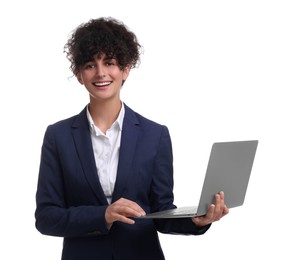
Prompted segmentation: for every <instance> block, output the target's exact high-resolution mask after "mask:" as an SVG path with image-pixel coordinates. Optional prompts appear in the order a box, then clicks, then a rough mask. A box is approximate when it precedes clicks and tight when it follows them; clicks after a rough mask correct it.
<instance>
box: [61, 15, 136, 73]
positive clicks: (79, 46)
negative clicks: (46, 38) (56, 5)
mask: <svg viewBox="0 0 292 260" xmlns="http://www.w3.org/2000/svg"><path fill="white" fill-rule="evenodd" d="M140 50H141V45H140V44H139V42H138V40H137V37H136V35H135V34H134V33H133V32H131V31H130V30H129V29H128V28H127V27H126V26H125V25H124V24H123V23H122V22H120V21H118V20H116V19H114V18H111V17H109V18H103V17H102V18H99V19H91V20H89V22H87V23H83V24H81V25H79V26H78V27H77V28H76V29H75V30H74V31H73V33H72V35H71V37H70V38H69V39H68V42H67V43H66V45H65V46H64V52H65V53H66V54H67V58H68V60H69V61H70V62H71V66H70V69H71V71H72V72H73V73H74V75H77V74H78V73H79V71H80V69H81V67H82V66H83V65H84V64H85V63H86V62H88V61H91V60H92V59H94V56H95V55H100V54H105V55H106V56H107V57H109V58H115V59H116V60H117V62H118V65H119V67H120V68H121V69H124V68H125V67H126V66H130V68H135V67H137V66H138V64H139V62H140Z"/></svg>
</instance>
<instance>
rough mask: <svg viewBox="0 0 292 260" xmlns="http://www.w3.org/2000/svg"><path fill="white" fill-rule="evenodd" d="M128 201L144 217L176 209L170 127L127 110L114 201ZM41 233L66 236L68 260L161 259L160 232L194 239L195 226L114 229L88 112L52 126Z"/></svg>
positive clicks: (45, 154)
mask: <svg viewBox="0 0 292 260" xmlns="http://www.w3.org/2000/svg"><path fill="white" fill-rule="evenodd" d="M121 197H123V198H127V199H129V200H133V201H135V202H137V203H138V204H139V205H140V206H141V207H142V208H143V209H144V210H145V212H147V213H148V212H154V211H159V210H164V209H170V208H174V207H175V205H174V204H173V200H174V198H173V158H172V146H171V139H170V135H169V132H168V129H167V127H166V126H163V125H160V124H157V123H155V122H153V121H150V120H148V119H146V118H144V117H142V116H141V115H139V114H137V113H136V112H134V111H133V110H131V109H130V108H129V107H127V106H126V105H125V117H124V123H123V127H122V137H121V146H120V157H119V165H118V172H117V179H116V184H115V188H114V193H113V198H112V201H113V202H114V201H116V200H118V199H119V198H121ZM36 203H37V207H36V211H35V218H36V228H37V229H38V230H39V231H40V232H41V233H42V234H46V235H51V236H61V237H64V244H63V252H62V259H63V260H98V259H102V260H107V259H108V260H112V259H115V260H131V259H133V260H137V259H139V260H143V259H147V260H149V259H151V260H156V259H157V260H160V259H164V255H163V252H162V249H161V246H160V243H159V237H158V233H157V231H159V232H162V233H170V234H193V235H199V234H203V233H204V232H206V230H207V229H208V228H209V226H207V227H205V228H201V229H198V228H197V227H196V226H195V225H194V224H193V223H192V221H191V219H187V218H186V219H164V220H149V219H144V220H143V219H137V220H136V223H135V224H134V225H129V224H124V223H121V222H115V223H114V224H113V225H112V227H111V228H110V230H108V228H107V225H106V222H105V210H106V208H107V207H108V202H107V200H106V197H105V195H104V193H103V190H102V187H101V184H100V182H99V179H98V174H97V169H96V165H95V160H94V153H93V148H92V143H91V137H90V130H89V124H88V120H87V116H86V109H84V110H83V111H82V112H81V113H80V114H79V115H76V116H73V117H71V118H69V119H66V120H62V121H60V122H57V123H55V124H53V125H50V126H48V128H47V130H46V133H45V136H44V140H43V145H42V152H41V161H40V169H39V179H38V186H37V192H36Z"/></svg>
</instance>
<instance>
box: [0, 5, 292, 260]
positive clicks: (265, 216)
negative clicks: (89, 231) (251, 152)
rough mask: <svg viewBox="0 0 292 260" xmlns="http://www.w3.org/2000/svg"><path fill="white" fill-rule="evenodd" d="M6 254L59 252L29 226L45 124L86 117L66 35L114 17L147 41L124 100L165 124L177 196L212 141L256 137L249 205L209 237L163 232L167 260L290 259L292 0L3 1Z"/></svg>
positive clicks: (0, 182)
mask: <svg viewBox="0 0 292 260" xmlns="http://www.w3.org/2000/svg"><path fill="white" fill-rule="evenodd" d="M0 5H1V6H0V20H1V21H0V34H1V40H0V66H1V68H0V69H1V88H0V89H1V90H0V91H1V95H0V99H1V100H0V101H1V102H0V106H1V109H0V113H1V114H0V120H1V134H0V138H1V140H0V141H1V146H0V149H1V165H0V167H1V175H0V176H1V177H0V178H1V179H0V202H1V203H0V205H1V215H0V219H1V220H0V232H1V237H2V242H1V250H0V259H5V260H6V259H13V260H15V259H30V260H33V259H36V260H39V259H42V260H45V259H48V260H52V259H60V254H61V248H62V239H61V238H55V237H48V236H44V235H41V234H40V233H38V231H37V230H36V229H35V227H34V210H35V200H34V199H35V197H34V196H35V191H36V182H37V175H38V166H39V156H40V148H41V144H42V138H43V134H44V131H45V128H46V126H47V125H48V124H50V123H53V122H55V121H57V120H60V119H63V118H66V117H69V116H71V115H74V114H76V113H79V111H81V109H83V107H84V106H85V105H86V104H87V102H88V96H87V93H86V91H85V89H84V88H83V87H82V86H81V85H79V84H78V83H77V81H76V80H75V79H74V78H71V72H70V71H69V68H68V67H69V63H68V61H67V59H66V57H65V54H64V53H63V46H64V44H65V43H66V40H67V37H68V35H69V33H70V32H71V31H72V30H73V29H74V28H75V27H76V26H77V25H79V24H80V23H82V22H86V21H88V20H89V19H90V18H97V17H100V16H113V17H115V18H117V19H119V20H122V21H123V22H124V23H125V24H126V25H128V26H129V28H130V29H131V30H133V31H134V32H135V33H136V35H137V37H138V39H139V41H140V42H141V44H142V45H143V47H144V54H143V55H142V57H141V65H140V67H139V68H138V69H134V70H133V71H132V72H131V75H130V78H129V79H128V81H127V83H126V84H125V85H124V87H123V90H122V98H123V100H124V101H125V102H126V104H127V105H129V106H131V107H132V108H133V109H134V110H136V111H137V112H140V113H141V114H143V115H144V116H146V117H149V118H151V119H153V120H155V121H158V122H160V123H162V124H166V125H167V126H168V127H169V130H170V133H171V137H172V141H173V150H174V167H175V190H174V192H175V198H176V199H175V202H176V204H177V205H178V206H183V205H189V204H193V203H196V202H197V200H198V196H199V193H200V189H201V185H202V181H203V179H202V178H203V176H204V173H205V170H206V165H207V160H208V156H209V151H210V148H211V144H212V143H213V142H215V141H229V140H244V139H258V140H259V147H258V151H257V155H256V160H255V163H254V167H253V171H252V176H251V179H250V184H249V187H248V193H247V195H246V200H245V204H244V205H243V206H242V207H239V208H235V209H232V210H231V212H230V214H229V215H228V216H226V217H225V218H224V219H222V220H221V221H220V222H217V223H215V224H214V225H213V226H212V228H211V229H210V230H209V231H208V232H207V233H206V234H205V235H203V236H197V237H194V236H173V235H160V237H161V243H162V246H163V249H164V252H165V255H166V259H167V260H176V259H179V258H181V253H182V252H184V259H198V258H205V259H213V258H217V259H224V260H227V259H251V258H252V259H266V258H269V259H273V258H277V259H291V255H292V253H291V249H289V246H290V245H291V232H292V228H291V226H292V225H291V213H292V211H291V177H290V175H291V173H292V166H291V162H292V160H291V157H292V152H291V145H292V142H291V132H292V128H291V111H292V102H291V92H290V90H289V89H290V88H291V83H292V79H291V69H292V48H291V46H292V36H291V35H292V34H291V29H292V15H291V14H292V5H291V1H282V0H277V1H269V0H265V1H260V0H252V1H251V0H245V1H235V0H230V1H227V0H222V1H220V0H216V1H191V0H190V1H186V0H185V1H184V0H181V1H171V0H167V1H153V2H152V1H143V2H141V1H134V0H133V1H130V0H124V1H113V0H111V1H105V0H104V1H98V0H95V1H80V0H78V1H74V0H70V1H69V0H68V1H65V0H63V1H32V0H28V1H21V0H18V1H13V0H11V1H2V2H1V4H0Z"/></svg>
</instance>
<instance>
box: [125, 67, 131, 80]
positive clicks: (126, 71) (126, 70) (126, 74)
mask: <svg viewBox="0 0 292 260" xmlns="http://www.w3.org/2000/svg"><path fill="white" fill-rule="evenodd" d="M130 71H131V68H130V65H127V66H126V67H125V68H124V69H123V81H126V79H127V78H128V76H129V74H130Z"/></svg>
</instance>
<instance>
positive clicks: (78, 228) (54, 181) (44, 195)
mask: <svg viewBox="0 0 292 260" xmlns="http://www.w3.org/2000/svg"><path fill="white" fill-rule="evenodd" d="M55 132H57V130H56V129H55V127H53V126H49V127H48V128H47V130H46V133H45V136H44V140H43V145H42V151H41V160H40V168H39V177H38V185H37V192H36V211H35V218H36V222H35V224H36V228H37V229H38V230H39V231H40V232H41V233H43V234H46V235H52V236H62V237H69V236H90V235H99V234H106V233H108V229H107V226H106V222H105V217H104V216H105V210H106V207H107V205H101V206H98V205H90V204H89V205H80V206H78V205H77V206H71V205H67V202H66V190H65V185H64V182H65V180H64V174H63V165H62V164H63V162H62V158H60V154H61V152H62V151H61V152H60V149H61V148H59V147H58V141H57V140H58V139H59V137H58V138H56V133H55ZM64 149H66V147H65V148H64ZM67 149H68V147H67ZM72 163H73V162H72ZM76 192H78V191H76Z"/></svg>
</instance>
